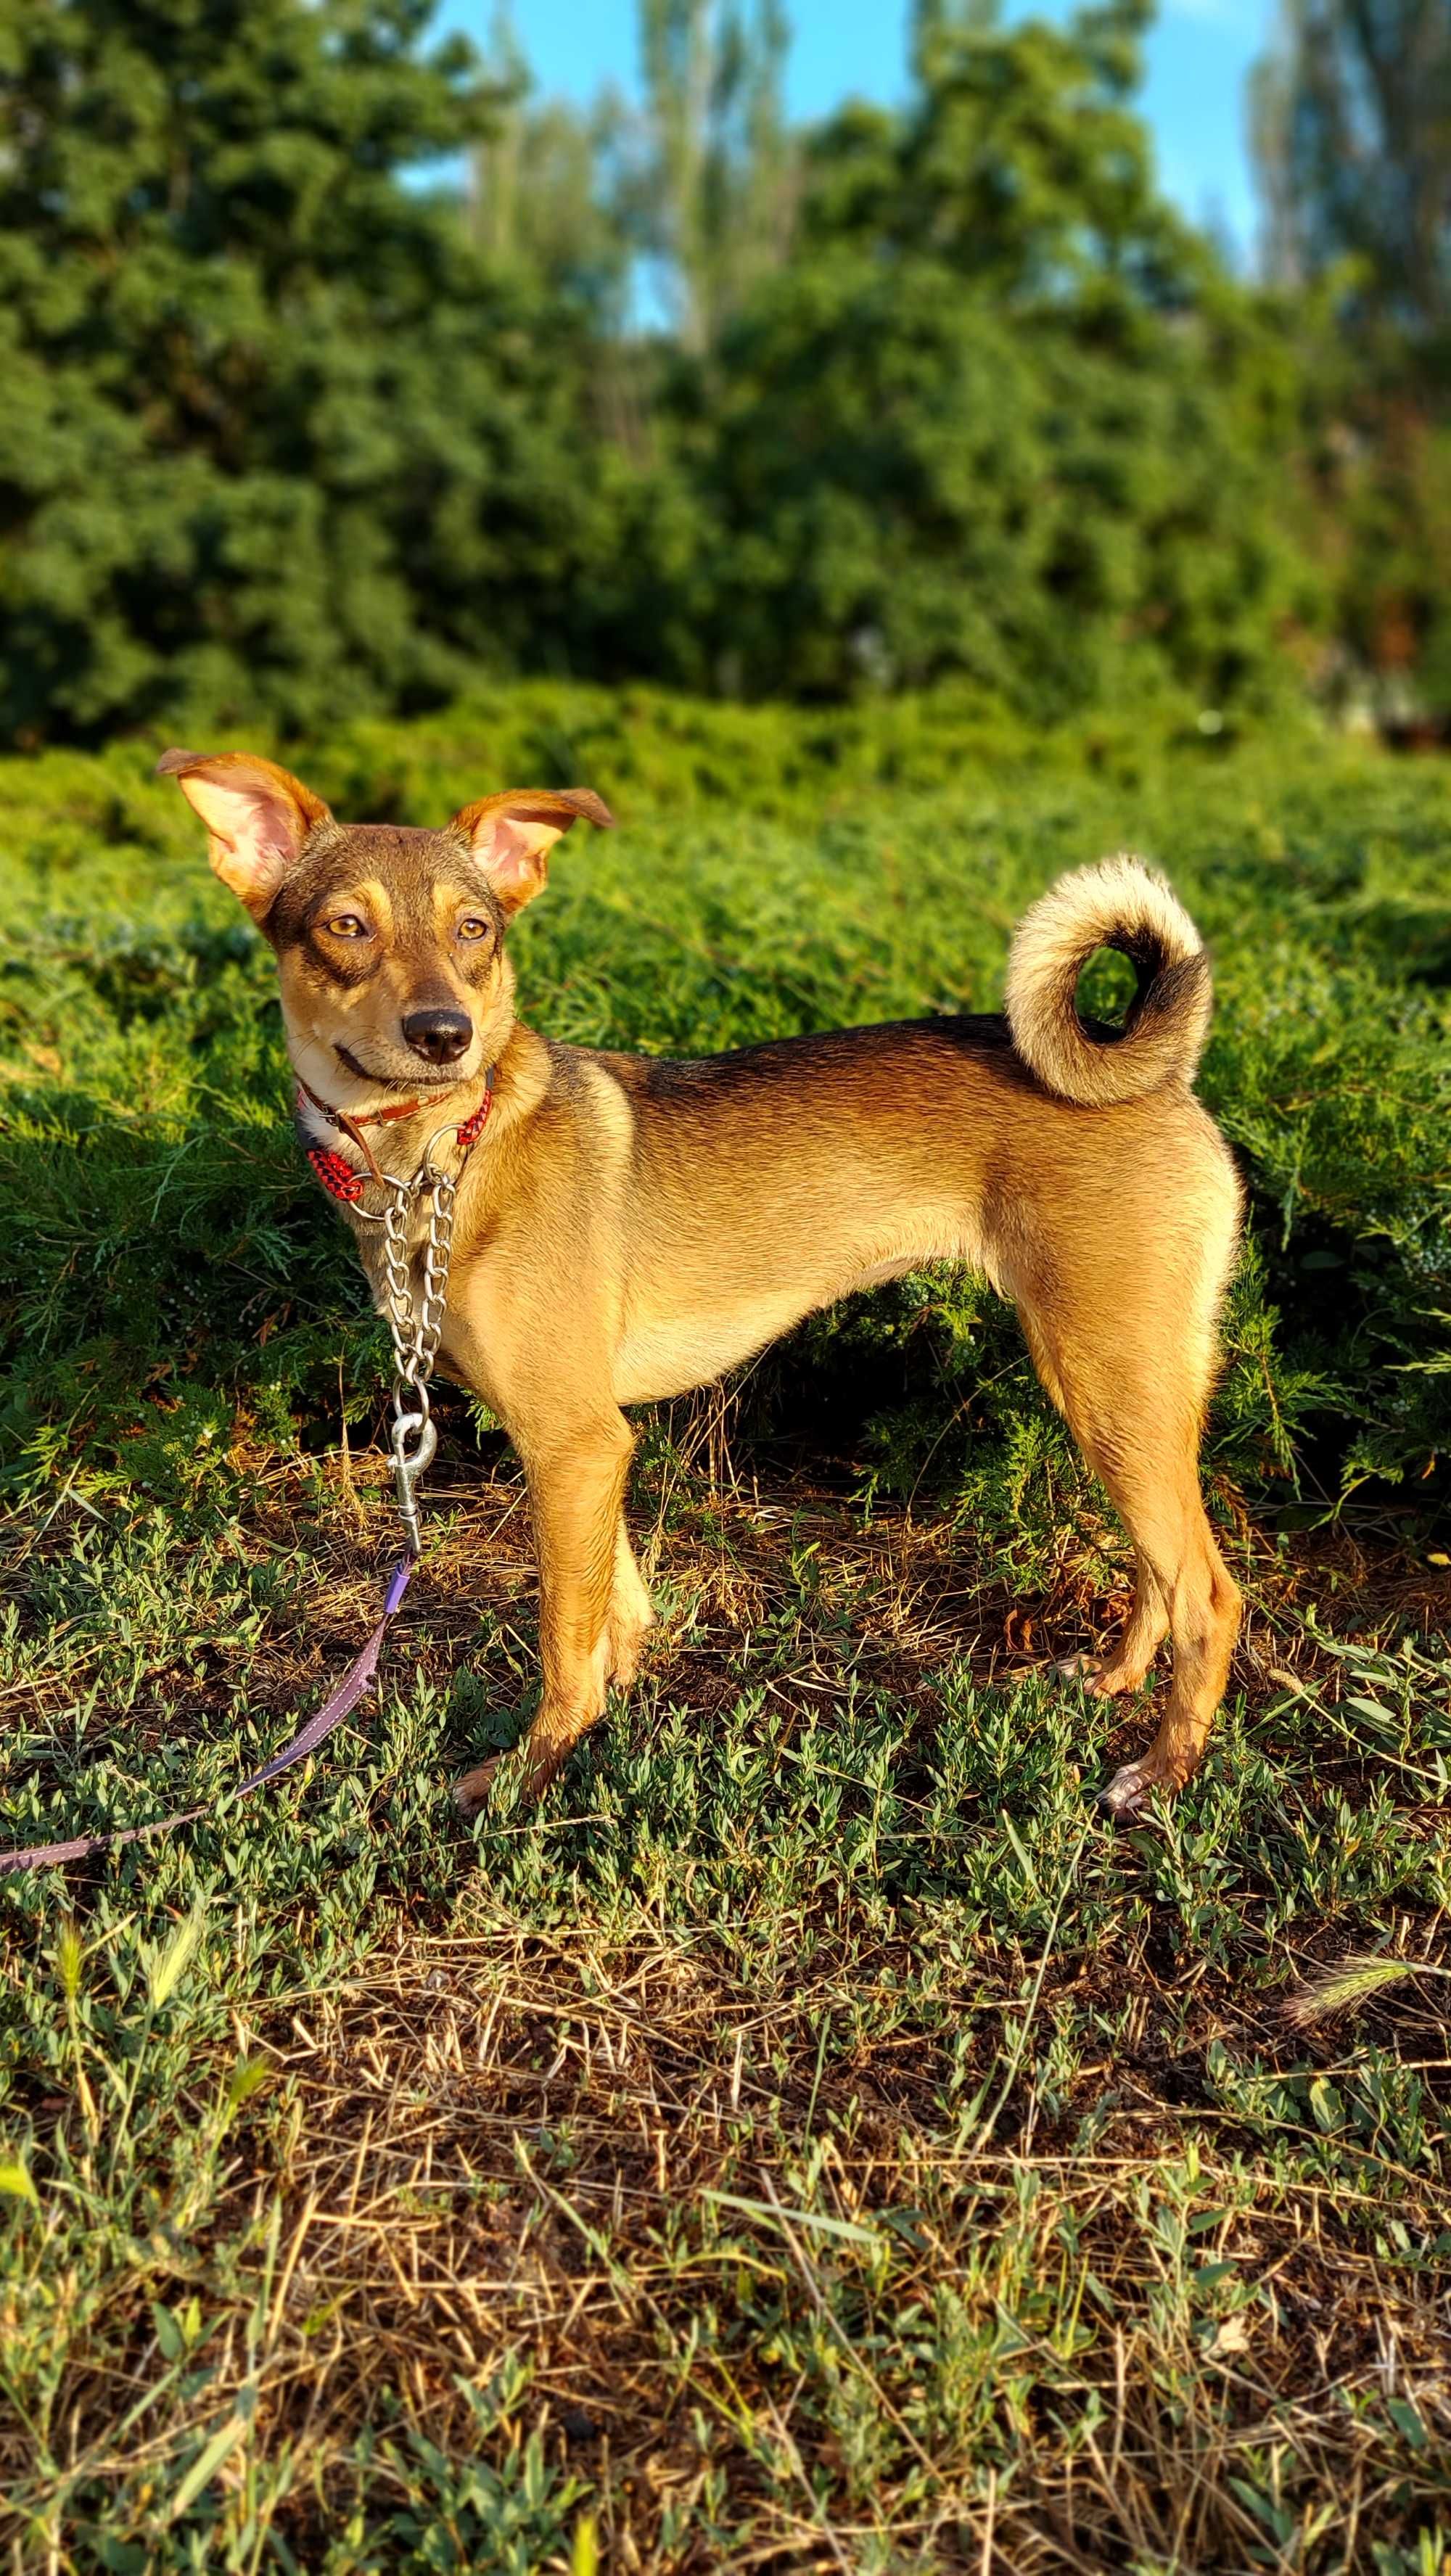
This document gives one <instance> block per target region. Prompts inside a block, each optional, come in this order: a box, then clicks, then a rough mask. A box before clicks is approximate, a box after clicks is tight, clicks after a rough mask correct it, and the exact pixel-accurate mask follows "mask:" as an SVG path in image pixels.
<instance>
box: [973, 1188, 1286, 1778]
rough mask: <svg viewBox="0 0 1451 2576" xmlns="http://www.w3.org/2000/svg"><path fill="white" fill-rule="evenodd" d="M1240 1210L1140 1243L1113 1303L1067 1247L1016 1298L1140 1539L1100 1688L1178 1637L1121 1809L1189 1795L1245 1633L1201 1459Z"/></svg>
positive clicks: (1053, 1391) (1046, 1369) (1201, 1214)
mask: <svg viewBox="0 0 1451 2576" xmlns="http://www.w3.org/2000/svg"><path fill="white" fill-rule="evenodd" d="M1207 1195H1208V1194H1207V1193H1206V1198H1207ZM1235 1212H1236V1211H1235V1201H1234V1198H1233V1196H1232V1195H1231V1194H1229V1193H1226V1194H1225V1197H1224V1200H1223V1204H1222V1207H1220V1206H1216V1205H1215V1204H1214V1203H1213V1202H1212V1201H1211V1202H1210V1203H1209V1206H1208V1216H1209V1217H1210V1218H1213V1219H1215V1220H1217V1222H1215V1223H1214V1224H1213V1225H1212V1226H1211V1225H1210V1224H1208V1223H1207V1222H1206V1207H1205V1201H1204V1200H1201V1202H1200V1204H1199V1206H1198V1208H1197V1210H1196V1212H1195V1213H1196V1215H1197V1217H1198V1220H1199V1224H1200V1227H1201V1233H1200V1238H1199V1241H1198V1243H1197V1244H1195V1245H1193V1246H1190V1245H1188V1244H1187V1243H1186V1240H1185V1238H1184V1236H1183V1235H1182V1234H1181V1235H1180V1237H1179V1239H1178V1241H1177V1242H1173V1241H1170V1242H1167V1243H1166V1242H1164V1240H1163V1238H1162V1236H1161V1238H1160V1242H1159V1248H1158V1253H1157V1257H1156V1256H1155V1255H1154V1254H1153V1253H1151V1252H1150V1251H1148V1250H1146V1249H1144V1248H1143V1247H1142V1246H1140V1247H1138V1253H1139V1257H1138V1258H1137V1259H1135V1258H1134V1250H1135V1247H1132V1246H1130V1247H1128V1254H1129V1257H1128V1258H1127V1259H1125V1260H1124V1261H1123V1262H1122V1264H1121V1266H1120V1267H1119V1269H1118V1278H1117V1282H1116V1293H1115V1294H1114V1296H1113V1297H1112V1298H1108V1297H1105V1296H1104V1295H1103V1294H1102V1293H1101V1291H1100V1284H1099V1282H1098V1281H1097V1280H1096V1279H1095V1278H1094V1277H1093V1276H1092V1274H1091V1272H1090V1270H1089V1267H1088V1264H1087V1263H1086V1262H1085V1263H1084V1265H1083V1268H1082V1270H1081V1271H1080V1269H1079V1265H1078V1262H1077V1261H1076V1260H1075V1257H1074V1254H1073V1252H1072V1250H1071V1249H1067V1248H1066V1247H1064V1246H1063V1245H1062V1244H1061V1243H1060V1245H1059V1247H1058V1249H1059V1255H1060V1258H1059V1261H1058V1263H1057V1265H1056V1266H1055V1269H1054V1273H1053V1277H1052V1287H1051V1293H1049V1294H1046V1295H1043V1294H1039V1295H1032V1296H1028V1295H1020V1298H1019V1312H1020V1314H1021V1316H1022V1320H1023V1326H1024V1330H1025V1332H1026V1334H1027V1338H1028V1345H1029V1348H1030V1350H1031V1351H1032V1354H1033V1358H1034V1361H1035V1363H1036V1365H1037V1368H1038V1372H1039V1375H1040V1376H1041V1377H1042V1380H1043V1383H1044V1385H1045V1387H1046V1388H1047V1391H1048V1393H1049V1394H1050V1395H1051V1397H1052V1399H1053V1401H1054V1403H1055V1404H1056V1405H1057V1406H1058V1407H1059V1409H1060V1411H1061V1412H1062V1413H1063V1414H1064V1416H1065V1417H1066V1419H1067V1421H1068V1424H1069V1427H1070V1429H1071V1430H1072V1431H1073V1433H1074V1436H1075V1438H1076V1439H1077V1441H1078V1444H1079V1447H1080V1448H1081V1449H1082V1451H1083V1454H1084V1456H1085V1458H1086V1459H1087V1461H1088V1464H1089V1465H1090V1467H1092V1469H1093V1471H1094V1473H1095V1474H1096V1475H1097V1476H1098V1477H1099V1478H1100V1480H1101V1481H1102V1483H1103V1484H1104V1485H1105V1486H1106V1487H1107V1489H1108V1493H1109V1496H1110V1499H1111V1500H1112V1502H1113V1504H1114V1507H1115V1509H1116V1511H1117V1512H1118V1514H1119V1517H1120V1519H1121V1520H1122V1521H1123V1524H1124V1527H1125V1529H1126V1530H1127V1532H1128V1535H1129V1538H1130V1539H1131V1541H1132V1543H1133V1549H1134V1558H1135V1565H1136V1572H1137V1582H1136V1589H1135V1595H1134V1607H1133V1612H1132V1614H1131V1616H1130V1619H1129V1624H1128V1627H1127V1629H1126V1630H1125V1633H1124V1636H1123V1638H1122V1639H1121V1641H1120V1643H1119V1646H1118V1650H1117V1652H1116V1653H1115V1654H1114V1655H1113V1656H1112V1657H1111V1658H1110V1659H1109V1661H1108V1663H1107V1664H1106V1666H1105V1667H1104V1668H1103V1670H1102V1671H1101V1672H1100V1673H1099V1674H1098V1675H1097V1676H1096V1678H1095V1680H1094V1681H1093V1682H1092V1683H1091V1684H1090V1687H1091V1688H1094V1689H1095V1690H1096V1691H1097V1692H1099V1693H1100V1694H1105V1695H1109V1694H1112V1693H1114V1692H1116V1691H1122V1690H1129V1689H1132V1688H1134V1687H1135V1686H1136V1685H1137V1684H1138V1683H1139V1682H1140V1681H1141V1680H1142V1679H1143V1677H1144V1674H1145V1673H1146V1672H1147V1670H1148V1667H1149V1663H1150V1661H1151V1659H1152V1657H1153V1654H1154V1652H1155V1650H1156V1648H1157V1647H1158V1646H1159V1644H1160V1643H1161V1642H1162V1640H1163V1638H1164V1636H1165V1634H1166V1633H1167V1635H1168V1636H1169V1638H1170V1640H1171V1642H1172V1646H1173V1655H1174V1666H1173V1674H1172V1678H1171V1683H1170V1690H1169V1698H1168V1704H1167V1706H1166V1708H1165V1711H1164V1717H1163V1722H1162V1724H1161V1726H1160V1728H1159V1732H1158V1734H1157V1735H1156V1737H1155V1739H1154V1742H1153V1744H1152V1746H1151V1747H1150V1749H1149V1751H1148V1753H1147V1754H1146V1755H1145V1756H1144V1758H1143V1759H1142V1761H1139V1762H1134V1763H1129V1764H1127V1765H1126V1766H1125V1768H1124V1769H1123V1770H1121V1771H1120V1772H1119V1773H1118V1774H1117V1776H1116V1778H1115V1779H1114V1780H1113V1781H1112V1782H1111V1783H1110V1785H1109V1787H1108V1789H1107V1790H1106V1792H1105V1804H1106V1805H1107V1806H1108V1808H1109V1809H1110V1811H1111V1812H1112V1813H1113V1814H1114V1815H1119V1816H1122V1815H1128V1814H1130V1813H1132V1811H1133V1810H1134V1808H1136V1807H1138V1806H1140V1805H1141V1804H1142V1803H1143V1801H1144V1799H1145V1798H1146V1797H1147V1796H1148V1795H1149V1793H1150V1792H1151V1791H1152V1790H1154V1789H1156V1788H1158V1789H1162V1790H1164V1791H1166V1792H1172V1791H1173V1790H1175V1789H1179V1788H1182V1786H1183V1784H1184V1782H1185V1781H1186V1780H1187V1779H1188V1778H1189V1777H1190V1775H1191V1773H1192V1772H1193V1771H1194V1769H1195V1767H1196V1765H1197V1763H1198V1761H1199V1757H1200V1755H1201V1753H1202V1752H1203V1749H1204V1745H1205V1741H1206V1738H1207V1736H1208V1734H1209V1729H1210V1726H1211V1724H1212V1723H1213V1719H1214V1713H1215V1710H1216V1709H1217V1708H1218V1706H1219V1703H1220V1700H1221V1699H1222V1698H1223V1695H1224V1688H1225V1683H1226V1681H1227V1679H1228V1674H1229V1662H1230V1657H1231V1655H1232V1653H1233V1651H1234V1644H1235V1639H1236V1638H1237V1636H1238V1634H1239V1621H1240V1599H1239V1592H1238V1589H1237V1587H1236V1585H1235V1583H1234V1582H1233V1580H1232V1578H1231V1576H1230V1575H1229V1573H1228V1571H1227V1569H1226V1567H1225V1564H1224V1560H1223V1558H1222V1557H1221V1555H1220V1553H1219V1549H1218V1547H1217V1546H1216V1544H1215V1540H1214V1534H1213V1532H1212V1530H1211V1529H1210V1526H1209V1522H1208V1520H1207V1518H1206V1516H1205V1511H1204V1501H1203V1496H1202V1494H1201V1492H1200V1485H1199V1464H1198V1459H1199V1439H1200V1431H1201V1426H1202V1422H1203V1416H1204V1408H1205V1404H1206V1402H1207V1399H1208V1393H1209V1387H1210V1383H1211V1378H1212V1374H1213V1362H1214V1342H1213V1322H1214V1312H1215V1308H1216V1306H1217V1304H1218V1297H1219V1290H1220V1285H1221V1283H1222V1280H1223V1277H1224V1274H1225V1271H1226V1269H1227V1267H1228V1260H1229V1255H1230V1252H1231V1249H1232V1246H1233V1239H1234V1217H1235ZM1221 1238H1222V1240H1221Z"/></svg>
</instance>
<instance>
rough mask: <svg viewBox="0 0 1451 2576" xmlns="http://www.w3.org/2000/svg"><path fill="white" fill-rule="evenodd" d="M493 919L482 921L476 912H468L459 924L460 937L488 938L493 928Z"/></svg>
mask: <svg viewBox="0 0 1451 2576" xmlns="http://www.w3.org/2000/svg"><path fill="white" fill-rule="evenodd" d="M493 926H494V925H493V923H492V922H491V921H480V920H479V918H478V915H477V914H476V913H472V912H470V913H466V914H465V916H464V918H463V920H462V921H461V922H460V923H459V926H458V935H459V937H460V939H487V938H488V936H489V933H490V932H491V930H492V929H493Z"/></svg>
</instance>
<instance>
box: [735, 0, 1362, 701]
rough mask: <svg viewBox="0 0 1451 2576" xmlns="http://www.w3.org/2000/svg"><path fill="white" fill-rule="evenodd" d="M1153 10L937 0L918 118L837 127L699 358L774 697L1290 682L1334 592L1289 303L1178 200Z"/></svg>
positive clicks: (745, 675)
mask: <svg viewBox="0 0 1451 2576" xmlns="http://www.w3.org/2000/svg"><path fill="white" fill-rule="evenodd" d="M1142 20H1143V12H1142V11H1141V10H1140V9H1139V8H1138V7H1137V6H1136V5H1134V0H1128V5H1125V6H1120V7H1116V8H1112V9H1106V10H1100V11H1096V12H1093V13H1090V14H1087V15H1085V16H1083V17H1081V18H1080V19H1078V20H1077V21H1075V22H1074V23H1073V24H1072V25H1071V26H1069V27H1068V28H1066V29H1061V28H1056V27H1050V26H1048V25H1045V24H1043V23H1041V22H1034V21H1029V22H1027V23H1025V24H1022V25H1017V26H1013V27H1011V28H1006V29H1005V28H1002V27H999V26H998V25H997V24H995V23H994V22H993V21H992V20H991V19H990V18H988V17H985V16H984V14H983V13H982V12H980V11H979V10H977V9H975V8H974V9H965V10H963V11H962V12H961V13H958V12H949V11H948V10H947V9H946V8H945V7H939V8H935V9H933V10H931V11H930V12H927V13H924V16H923V18H922V21H921V25H920V32H919V43H918V62H917V70H918V83H917V91H916V96H915V98H914V100H913V102H912V104H911V105H910V106H909V108H908V109H907V111H906V112H905V113H904V114H902V115H892V114H888V113H886V112H884V111H880V110H875V109H868V108H860V107H858V108H852V109H849V110H848V111H846V112H845V113H843V114H842V115H840V116H838V117H836V118H835V119H833V120H832V122H831V123H830V124H828V125H827V126H826V127H825V128H824V129H823V130H822V131H820V132H819V133H818V134H817V135H816V136H815V137H814V138H813V140H812V144H811V148H810V151H809V154H808V157H807V162H806V168H805V174H804V187H803V196H802V204H801V211H800V219H799V235H798V241H797V247H796V252H795V255H794V257H793V258H792V260H791V261H790V263H789V264H788V265H787V266H786V267H784V268H783V269H781V270H780V271H779V272H778V273H777V274H776V275H775V276H773V277H772V278H770V279H768V280H767V281H766V282H765V283H764V284H763V285H762V287H761V288H760V289H759V290H758V291H757V293H756V294H755V295H754V296H753V297H752V298H751V299H750V300H749V301H748V302H747V304H746V305H745V307H744V309H743V311H742V312H741V314H740V317H739V319H738V321H737V323H736V325H735V327H734V329H733V330H732V331H731V332H730V333H729V334H728V335H727V338H726V340H725V342H724V344H723V346H722V349H721V351H720V359H719V364H718V366H717V367H716V368H715V369H714V370H713V371H709V372H707V373H705V374H701V375H697V376H696V377H695V378H693V379H691V380H690V382H689V383H688V386H687V388H686V400H687V403H688V404H693V405H694V406H695V419H694V435H695V439H696V444H697V452H698V454H699V455H700V457H701V458H702V460H703V462H702V466H701V474H700V481H701V488H702V489H703V491H704V492H705V493H706V495H707V496H708V502H709V507H710V513H711V520H712V535H713V541H714V548H715V551H714V556H713V560H712V562H711V566H710V572H709V577H708V579H707V581H706V583H705V585H704V587H705V589H706V590H707V592H708V593H709V595H710V596H711V597H712V599H713V600H715V601H716V602H718V608H717V614H716V617H715V618H714V620H712V621H711V622H710V624H709V626H708V627H706V628H701V627H697V629H696V633H697V638H698V640H699V644H700V648H701V650H702V654H703V652H704V651H705V650H706V649H707V648H708V647H709V646H710V645H714V646H715V648H716V649H717V650H718V651H719V652H720V654H721V655H722V657H723V665H724V667H723V669H717V670H716V671H714V672H713V671H711V670H710V669H709V668H708V667H707V666H706V665H705V663H704V661H703V660H702V662H701V664H700V665H699V666H698V668H697V670H696V671H695V673H694V674H693V676H695V677H697V678H698V679H700V680H702V681H707V680H710V679H717V680H718V679H720V678H721V677H724V678H725V680H726V682H727V684H728V685H732V686H740V687H744V688H746V689H747V690H749V691H752V692H769V691H778V690H779V691H787V692H790V693H793V694H795V693H800V694H807V695H811V694H823V695H835V694H840V693H842V692H844V691H846V690H849V689H851V688H852V687H853V686H857V685H861V684H862V683H863V682H864V681H867V682H869V681H877V682H885V683H887V684H888V685H893V686H898V685H902V684H908V685H914V686H915V685H920V684H922V683H924V682H927V681H931V680H933V679H936V678H939V677H941V676H943V675H945V674H948V673H962V674H967V675H969V676H971V677H973V678H975V679H977V680H978V681H981V682H984V683H988V684H991V685H993V686H995V687H998V688H1000V689H1002V690H1003V691H1004V692H1005V694H1007V695H1008V696H1009V697H1010V698H1012V699H1013V700H1015V701H1016V702H1018V703H1020V704H1024V705H1027V706H1029V707H1031V708H1034V709H1037V710H1038V711H1041V712H1055V711H1058V710H1061V709H1062V708H1063V707H1064V706H1066V705H1072V704H1074V703H1079V704H1081V703H1084V702H1087V701H1090V700H1092V699H1093V698H1095V697H1102V696H1103V695H1104V694H1105V693H1107V692H1108V691H1109V690H1111V689H1115V688H1119V687H1124V686H1144V685H1148V686H1153V685H1155V683H1156V682H1159V683H1162V681H1163V680H1164V679H1165V678H1168V679H1171V680H1173V681H1176V682H1179V683H1181V684H1183V685H1184V686H1185V687H1187V688H1189V689H1191V690H1192V691H1194V692H1195V693H1196V694H1198V695H1199V696H1200V697H1201V698H1202V699H1204V700H1206V701H1207V702H1208V703H1209V704H1211V705H1213V706H1218V705H1219V704H1220V703H1221V701H1222V700H1223V699H1224V698H1226V697H1227V696H1229V697H1232V696H1234V695H1235V694H1236V693H1242V692H1244V691H1245V690H1247V689H1248V690H1252V689H1254V688H1256V687H1261V688H1262V687H1264V686H1266V685H1270V684H1272V682H1273V679H1274V675H1275V672H1276V669H1277V667H1278V666H1279V664H1280V660H1281V656H1280V644H1281V639H1282V637H1283V635H1284V633H1285V631H1286V630H1287V629H1288V628H1290V627H1292V626H1293V625H1294V624H1296V623H1297V622H1302V621H1303V620H1304V619H1305V618H1306V617H1307V616H1312V615H1313V613H1314V604H1315V591H1314V584H1313V582H1312V581H1311V580H1310V579H1309V578H1308V577H1307V571H1306V565H1305V561H1304V558H1303V556H1302V555H1301V554H1300V553H1299V552H1298V550H1297V549H1296V547H1295V545H1294V543H1293V541H1292V538H1291V535H1290V532H1289V529H1288V528H1287V524H1286V522H1287V516H1288V513H1287V501H1286V481H1287V477H1286V471H1285V446H1286V440H1287V437H1288V434H1289V431H1290V427H1291V425H1292V423H1293V419H1294V398H1295V380H1294V373H1293V368H1292V367H1291V366H1290V365H1288V364H1287V363H1286V360H1285V357H1284V354H1283V340H1282V337H1281V335H1280V334H1279V332H1278V331H1277V330H1276V329H1275V328H1274V326H1273V322H1272V317H1271V316H1270V315H1269V314H1268V313H1267V312H1266V311H1264V310H1263V309H1262V308H1261V307H1260V305H1259V304H1258V303H1257V302H1256V300H1255V299H1254V298H1252V297H1250V296H1248V295H1247V294H1245V293H1244V292H1242V291H1241V290H1239V289H1237V288H1236V287H1234V286H1233V285H1232V284H1231V282H1230V281H1229V280H1228V279H1227V277H1226V276H1225V275H1224V273H1223V271H1222V269H1221V268H1220V267H1219V265H1218V263H1217V261H1216V259H1215V257H1214V255H1213V253H1212V251H1211V250H1210V248H1209V246H1208V245H1207V244H1206V243H1205V242H1203V241H1202V240H1201V239H1200V238H1198V237H1197V236H1196V235H1194V234H1193V233H1192V232H1190V231H1189V229H1188V228H1187V227H1186V226H1185V225H1184V224H1182V223H1181V222H1180V221H1178V220H1177V219H1176V218H1175V217H1174V216H1173V215H1171V214H1170V213H1169V211H1168V210H1167V209H1166V208H1165V207H1164V205H1163V204H1162V202H1161V201H1160V200H1159V199H1158V197H1157V196H1156V194H1155V191H1154V187H1153V183H1152V175H1151V170H1150V161H1149V151H1148V143H1147V137H1146V135H1145V132H1144V128H1143V126H1142V124H1141V122H1140V120H1139V119H1138V117H1137V116H1136V115H1135V114H1134V112H1133V109H1132V106H1131V103H1130V93H1131V88H1132V84H1133V82H1134V80H1135V79H1136V77H1137V68H1138V57H1137V37H1138V34H1139V31H1140V28H1141V25H1142Z"/></svg>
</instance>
